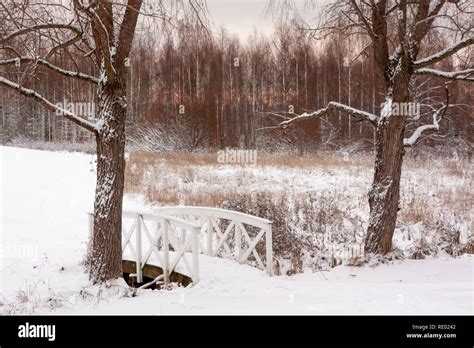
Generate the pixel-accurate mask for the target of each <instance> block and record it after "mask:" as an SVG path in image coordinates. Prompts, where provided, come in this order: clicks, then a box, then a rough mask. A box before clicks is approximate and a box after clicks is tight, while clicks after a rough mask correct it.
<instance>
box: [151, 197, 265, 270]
mask: <svg viewBox="0 0 474 348" xmlns="http://www.w3.org/2000/svg"><path fill="white" fill-rule="evenodd" d="M154 211H155V212H157V213H159V214H164V215H167V216H169V215H178V216H179V215H182V216H186V215H191V216H196V217H205V218H207V222H204V224H206V223H207V228H206V233H207V248H206V249H207V250H206V251H207V254H208V255H209V256H216V254H217V251H218V249H220V248H221V247H225V248H226V251H227V252H228V253H229V252H230V248H229V246H228V245H227V243H226V239H227V237H228V235H229V233H228V232H230V231H227V230H226V231H225V232H222V231H220V230H219V228H218V226H215V225H214V223H213V222H212V221H211V220H212V219H226V220H230V221H231V224H235V225H233V226H231V227H230V229H232V228H234V229H235V232H234V239H235V241H236V249H237V256H236V259H237V261H238V262H239V263H243V262H245V261H246V260H247V258H248V257H249V256H250V254H251V253H252V254H253V255H254V257H255V259H256V261H257V262H258V264H259V266H260V268H262V269H266V272H267V273H268V275H270V276H271V275H272V274H273V262H272V260H273V246H272V243H273V241H272V222H271V221H270V220H267V219H264V218H260V217H257V216H253V215H249V214H245V213H242V212H239V211H234V210H227V209H221V208H213V207H199V206H164V207H159V208H155V209H154ZM243 224H247V225H250V226H255V227H257V228H259V229H260V233H259V234H258V235H257V236H256V237H255V239H254V240H251V238H250V236H249V234H248V232H247V231H246V229H245V227H244V226H243ZM201 227H203V226H201ZM213 232H216V233H217V234H218V236H217V237H218V239H219V240H218V244H217V248H213ZM263 234H265V252H266V265H265V266H264V265H263V262H262V261H261V259H260V256H259V255H258V253H257V251H256V249H255V247H256V245H257V243H258V242H259V240H260V239H261V238H262V237H263ZM242 237H245V238H244V240H246V241H247V242H248V245H249V248H248V249H247V250H246V251H245V252H244V251H243V250H242V248H241V241H242Z"/></svg>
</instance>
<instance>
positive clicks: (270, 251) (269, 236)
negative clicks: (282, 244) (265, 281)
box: [265, 225, 273, 277]
mask: <svg viewBox="0 0 474 348" xmlns="http://www.w3.org/2000/svg"><path fill="white" fill-rule="evenodd" d="M272 243H273V241H272V225H268V226H267V227H266V230H265V246H266V254H267V255H266V256H267V274H268V275H269V276H270V277H271V276H272V275H273V245H272Z"/></svg>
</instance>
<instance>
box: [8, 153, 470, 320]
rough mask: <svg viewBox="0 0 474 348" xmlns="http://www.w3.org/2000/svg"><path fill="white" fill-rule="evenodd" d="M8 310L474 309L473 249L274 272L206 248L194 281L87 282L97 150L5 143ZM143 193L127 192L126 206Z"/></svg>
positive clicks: (335, 311)
mask: <svg viewBox="0 0 474 348" xmlns="http://www.w3.org/2000/svg"><path fill="white" fill-rule="evenodd" d="M0 169H1V170H0V183H1V184H0V196H1V200H0V256H1V257H0V275H1V276H0V295H1V296H0V313H1V314H21V313H68V314H79V313H88V314H89V313H90V314H105V313H114V314H215V313H216V314H217V313H223V314H280V313H288V314H399V313H400V314H473V310H474V295H473V294H474V285H473V280H474V268H473V260H474V259H473V257H472V255H464V256H462V257H458V258H456V259H453V258H447V257H446V258H444V257H443V258H437V259H431V258H428V259H425V260H404V261H396V262H394V263H391V264H388V265H381V266H378V267H375V268H372V267H367V266H364V267H347V266H339V267H336V268H333V269H331V270H330V271H321V272H314V273H313V272H311V271H309V270H308V271H306V272H305V273H303V274H298V275H295V276H292V277H288V276H279V277H272V278H269V277H267V276H266V274H265V273H264V272H261V271H259V270H257V269H254V268H251V267H250V266H247V265H239V264H237V263H235V262H233V261H230V260H223V259H216V258H208V257H206V256H201V259H200V262H201V272H200V273H201V281H200V282H199V284H197V285H196V286H195V287H193V288H175V289H173V290H169V291H168V290H167V291H152V290H146V291H143V292H140V293H139V294H138V296H136V297H131V296H130V295H131V292H130V291H129V290H128V289H126V287H125V286H123V284H120V283H118V284H115V285H112V286H110V287H109V288H105V287H102V288H99V287H97V286H90V285H89V284H88V278H87V275H86V274H85V273H84V272H83V270H82V268H81V266H80V265H79V263H80V262H81V261H82V259H83V257H84V255H85V251H86V241H87V233H88V231H87V215H86V213H87V212H88V211H91V210H92V203H93V194H94V181H95V174H94V172H93V156H91V155H84V154H73V153H60V152H43V151H34V150H26V149H18V148H10V147H0ZM138 204H139V203H137V202H136V200H131V199H130V198H127V197H126V199H125V204H124V206H125V207H129V206H133V208H136V207H137V205H138Z"/></svg>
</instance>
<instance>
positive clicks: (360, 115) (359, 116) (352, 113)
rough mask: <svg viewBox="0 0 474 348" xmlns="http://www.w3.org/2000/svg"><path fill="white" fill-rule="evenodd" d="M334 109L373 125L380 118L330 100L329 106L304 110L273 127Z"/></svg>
mask: <svg viewBox="0 0 474 348" xmlns="http://www.w3.org/2000/svg"><path fill="white" fill-rule="evenodd" d="M333 110H339V111H342V112H344V113H346V114H348V115H349V116H352V117H355V118H357V119H360V120H361V121H369V122H370V123H372V125H375V122H376V121H377V119H378V118H377V116H375V115H374V114H371V113H369V112H365V111H362V110H358V109H354V108H352V107H350V106H347V105H344V104H341V103H337V102H329V104H328V106H326V107H325V108H324V109H319V110H317V111H313V112H310V113H308V112H304V113H302V114H300V115H296V116H295V117H293V118H290V119H288V120H286V121H283V122H281V123H279V124H278V125H277V126H275V127H271V128H286V127H288V126H289V125H290V124H292V123H293V122H296V121H300V120H303V119H309V118H313V117H322V116H325V115H327V114H329V113H330V112H331V111H333ZM293 115H295V114H293ZM266 128H269V127H266Z"/></svg>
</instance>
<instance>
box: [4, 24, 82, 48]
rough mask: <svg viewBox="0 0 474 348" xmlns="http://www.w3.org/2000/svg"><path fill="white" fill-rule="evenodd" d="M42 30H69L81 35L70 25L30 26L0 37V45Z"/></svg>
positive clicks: (80, 33)
mask: <svg viewBox="0 0 474 348" xmlns="http://www.w3.org/2000/svg"><path fill="white" fill-rule="evenodd" d="M43 29H69V30H71V31H73V32H74V33H76V34H77V35H82V32H81V31H80V30H79V29H78V28H76V27H73V26H72V25H70V24H55V23H49V24H40V25H34V26H31V27H27V28H24V29H19V30H17V31H14V32H13V33H11V34H10V35H8V36H5V37H2V38H1V39H0V44H4V43H5V42H8V41H10V40H11V39H13V38H14V37H17V36H20V35H25V34H28V33H31V32H32V31H38V30H43Z"/></svg>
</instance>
